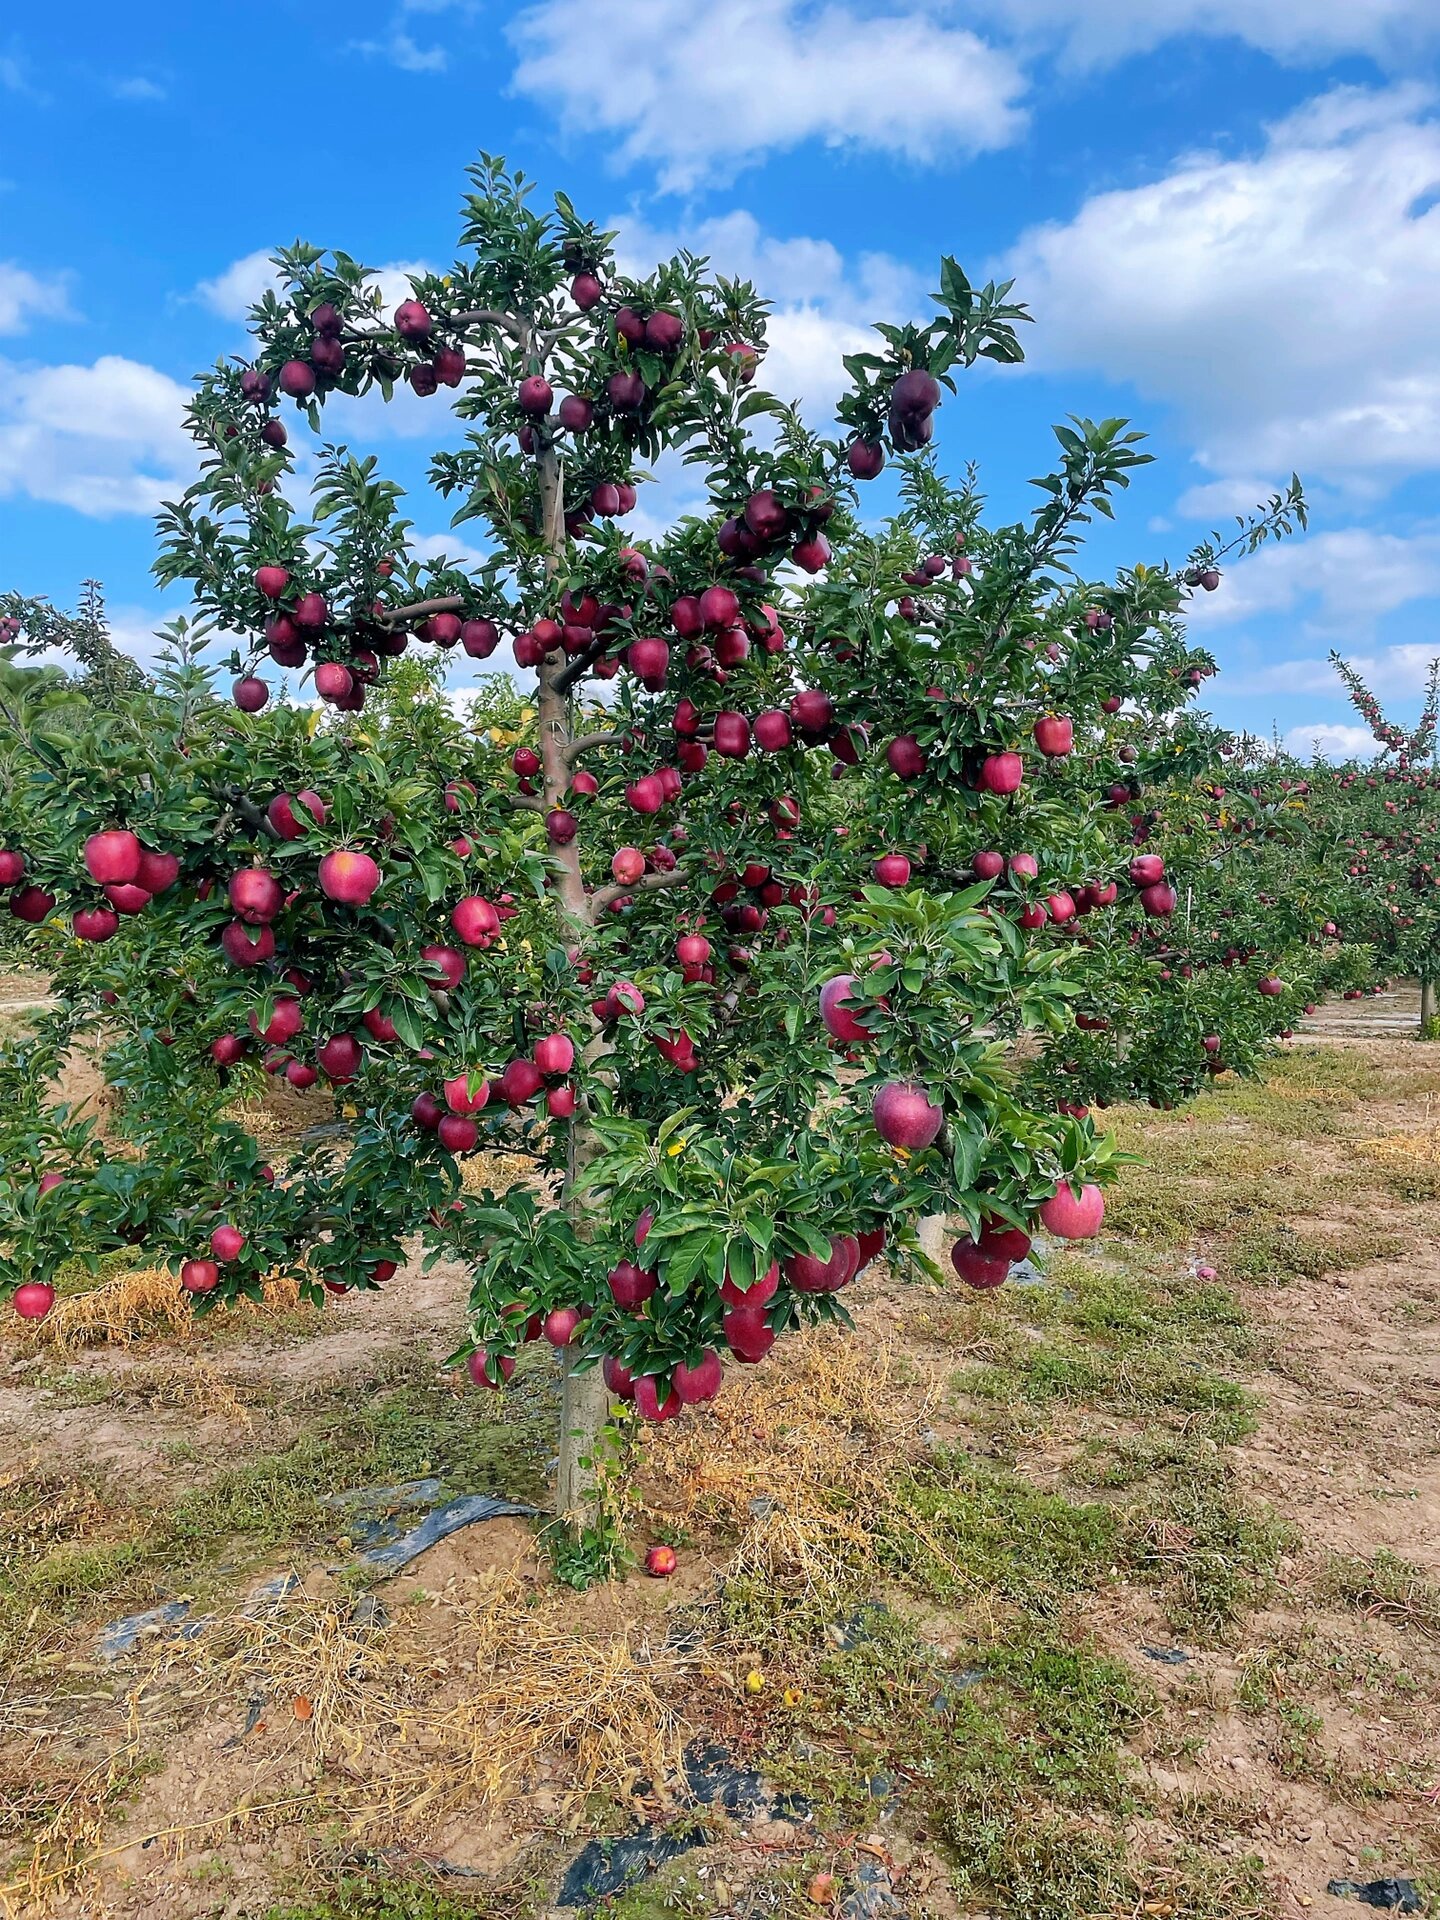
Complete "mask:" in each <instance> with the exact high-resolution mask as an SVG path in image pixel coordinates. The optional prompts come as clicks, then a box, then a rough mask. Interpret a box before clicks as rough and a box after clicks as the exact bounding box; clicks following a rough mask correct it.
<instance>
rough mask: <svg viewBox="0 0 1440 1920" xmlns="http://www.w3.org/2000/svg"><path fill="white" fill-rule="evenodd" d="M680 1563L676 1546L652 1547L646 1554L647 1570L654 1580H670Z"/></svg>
mask: <svg viewBox="0 0 1440 1920" xmlns="http://www.w3.org/2000/svg"><path fill="white" fill-rule="evenodd" d="M679 1564H680V1563H679V1561H678V1560H677V1559H676V1557H675V1549H674V1547H651V1549H650V1551H649V1552H648V1553H647V1554H646V1555H645V1571H646V1573H648V1574H649V1576H650V1578H651V1579H652V1580H668V1579H669V1578H670V1576H671V1574H672V1573H674V1571H675V1569H676V1567H677V1566H678V1565H679Z"/></svg>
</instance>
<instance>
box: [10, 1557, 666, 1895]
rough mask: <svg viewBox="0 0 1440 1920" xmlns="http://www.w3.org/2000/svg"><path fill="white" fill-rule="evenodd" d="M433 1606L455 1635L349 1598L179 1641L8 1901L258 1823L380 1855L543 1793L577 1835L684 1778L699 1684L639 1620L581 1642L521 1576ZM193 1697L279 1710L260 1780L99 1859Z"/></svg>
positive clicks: (293, 1604) (265, 1612)
mask: <svg viewBox="0 0 1440 1920" xmlns="http://www.w3.org/2000/svg"><path fill="white" fill-rule="evenodd" d="M434 1604H435V1610H436V1613H437V1615H438V1616H439V1619H438V1621H437V1623H436V1624H437V1626H438V1627H439V1628H440V1629H441V1630H440V1631H437V1632H435V1633H433V1634H431V1633H419V1634H417V1633H415V1632H414V1631H413V1626H414V1622H413V1621H411V1622H408V1623H407V1627H406V1630H405V1631H403V1632H398V1631H397V1632H394V1633H392V1632H391V1631H390V1630H389V1629H388V1627H386V1626H384V1625H375V1624H364V1623H363V1616H362V1615H361V1614H360V1613H359V1612H358V1611H357V1609H356V1608H355V1607H354V1605H353V1604H352V1602H351V1601H350V1600H349V1599H348V1598H344V1597H341V1598H336V1597H333V1596H326V1597H318V1596H313V1595H310V1594H307V1593H305V1592H303V1591H301V1590H298V1589H297V1590H296V1591H294V1592H293V1593H290V1594H288V1595H285V1596H284V1597H282V1598H279V1599H276V1600H274V1601H273V1602H269V1603H267V1604H266V1605H264V1606H263V1607H259V1608H257V1607H255V1606H253V1605H251V1606H249V1607H245V1606H241V1607H239V1608H237V1609H236V1610H234V1611H233V1612H231V1613H229V1614H227V1615H225V1616H223V1617H221V1618H219V1619H216V1620H214V1621H213V1622H212V1623H211V1624H210V1625H209V1626H208V1627H207V1628H206V1630H205V1631H204V1632H203V1633H202V1634H201V1635H199V1636H198V1637H197V1638H195V1639H193V1640H190V1641H181V1640H171V1641H169V1642H167V1643H165V1644H164V1645H162V1646H161V1647H160V1648H159V1649H158V1650H156V1651H155V1652H154V1653H153V1655H152V1660H153V1664H152V1665H151V1666H150V1668H149V1670H148V1671H147V1672H145V1673H144V1674H143V1675H137V1676H136V1677H135V1678H134V1680H133V1684H132V1688H131V1691H130V1695H129V1699H130V1703H131V1725H130V1727H129V1729H128V1730H127V1735H126V1739H125V1742H124V1744H123V1746H122V1747H121V1748H119V1749H117V1751H116V1752H115V1753H114V1754H112V1755H111V1756H109V1758H108V1759H107V1761H106V1762H104V1763H102V1765H101V1766H100V1767H98V1768H96V1769H95V1770H94V1772H93V1773H92V1774H91V1775H90V1776H88V1777H87V1779H86V1780H85V1781H83V1782H80V1783H78V1784H77V1786H76V1788H75V1790H74V1791H73V1792H72V1793H71V1794H68V1795H67V1796H66V1798H65V1800H64V1801H63V1803H62V1804H61V1805H60V1806H59V1807H58V1808H57V1809H56V1811H55V1813H54V1814H53V1815H52V1817H51V1818H50V1819H49V1820H47V1821H46V1823H45V1825H44V1827H43V1828H42V1829H41V1830H40V1831H39V1832H38V1833H36V1834H35V1836H34V1838H33V1840H32V1841H31V1844H30V1849H29V1855H28V1858H27V1860H26V1862H25V1864H24V1866H23V1868H22V1869H21V1871H20V1872H19V1873H18V1874H16V1875H15V1877H14V1878H12V1879H11V1880H10V1882H9V1883H8V1884H7V1885H5V1886H3V1887H0V1901H4V1902H7V1903H10V1904H9V1910H10V1911H13V1912H17V1913H18V1912H26V1913H43V1912H44V1911H45V1910H46V1908H47V1907H48V1906H52V1905H53V1904H55V1903H56V1902H57V1901H58V1900H59V1899H60V1898H62V1897H63V1895H64V1894H65V1893H66V1892H67V1891H69V1890H70V1889H72V1888H74V1887H75V1886H77V1885H79V1884H80V1883H81V1882H82V1881H83V1880H84V1879H85V1878H86V1877H87V1875H89V1874H90V1873H91V1872H92V1871H93V1870H94V1869H95V1868H97V1867H98V1866H100V1865H101V1864H102V1863H103V1862H104V1860H105V1859H106V1858H107V1857H109V1856H110V1855H111V1854H114V1853H116V1852H119V1851H122V1850H128V1849H129V1848H132V1847H134V1846H136V1845H137V1844H141V1843H143V1844H145V1845H147V1846H148V1845H151V1844H158V1845H160V1846H162V1847H163V1848H164V1850H165V1852H166V1853H167V1854H168V1855H169V1856H170V1857H171V1858H176V1859H178V1858H179V1857H181V1856H182V1855H183V1854H184V1852H185V1850H186V1848H187V1846H188V1845H190V1844H192V1843H197V1842H198V1843H199V1844H202V1845H209V1844H212V1843H213V1842H214V1841H215V1840H216V1839H217V1838H219V1837H221V1836H222V1835H223V1834H224V1833H226V1832H227V1831H234V1830H237V1829H238V1828H239V1827H241V1826H247V1827H248V1828H249V1829H250V1830H251V1831H252V1832H253V1831H254V1830H255V1828H256V1827H257V1826H264V1825H267V1824H268V1825H272V1826H273V1825H283V1824H287V1823H290V1822H293V1821H294V1820H295V1819H296V1818H297V1817H301V1816H303V1817H304V1818H305V1819H307V1820H313V1819H317V1818H319V1819H326V1820H331V1821H338V1822H340V1823H342V1825H343V1827H344V1829H345V1831H347V1832H348V1833H349V1834H350V1835H352V1836H354V1837H357V1838H360V1837H363V1838H364V1839H365V1840H366V1841H367V1842H368V1843H370V1844H380V1843H384V1842H388V1841H393V1840H397V1839H404V1838H405V1837H406V1833H407V1830H412V1829H413V1827H414V1825H415V1823H418V1822H422V1821H423V1822H424V1823H426V1824H427V1825H429V1824H431V1823H433V1822H434V1821H436V1820H438V1819H442V1818H444V1817H445V1816H446V1815H447V1814H451V1813H454V1812H457V1811H459V1810H462V1809H463V1810H464V1812H465V1813H466V1815H467V1816H470V1817H473V1818H475V1819H477V1820H482V1819H483V1818H484V1817H486V1815H488V1814H490V1813H493V1812H494V1811H495V1810H497V1809H498V1808H500V1807H502V1806H503V1805H505V1804H506V1803H507V1802H509V1801H512V1800H514V1799H515V1798H516V1797H517V1796H519V1795H520V1794H522V1793H523V1792H526V1791H529V1790H533V1789H534V1788H535V1787H536V1786H537V1785H538V1784H540V1783H541V1782H542V1781H544V1782H547V1783H553V1784H554V1785H555V1786H556V1788H557V1797H558V1799H559V1803H560V1809H561V1811H560V1812H559V1814H558V1815H556V1816H555V1818H556V1819H557V1821H558V1822H559V1823H562V1824H565V1825H578V1824H579V1822H580V1819H581V1816H582V1814H583V1809H584V1802H585V1801H586V1799H587V1797H588V1796H590V1795H593V1794H596V1793H603V1794H607V1795H611V1796H617V1797H620V1798H626V1797H630V1796H635V1795H638V1794H640V1793H641V1792H645V1793H650V1792H652V1791H653V1789H652V1788H651V1786H650V1783H652V1782H655V1781H663V1780H667V1779H670V1778H673V1777H674V1776H675V1774H676V1772H677V1769H678V1766H679V1762H680V1756H681V1752H682V1750H683V1747H684V1743H685V1738H686V1732H687V1730H686V1728H685V1727H684V1726H683V1724H682V1723H681V1721H680V1720H679V1719H678V1717H677V1716H676V1714H675V1713H674V1712H673V1711H672V1710H671V1709H670V1708H669V1707H668V1706H667V1705H666V1703H665V1700H664V1698H663V1697H662V1694H663V1692H664V1691H665V1690H668V1689H670V1688H672V1687H673V1684H674V1682H675V1681H676V1679H677V1678H678V1676H679V1674H680V1672H681V1671H682V1667H683V1665H684V1661H683V1660H682V1657H681V1656H680V1655H679V1654H677V1653H675V1652H672V1651H671V1650H669V1649H667V1648H666V1647H665V1646H664V1645H663V1644H660V1643H658V1642H655V1643H652V1641H651V1640H650V1639H649V1638H648V1637H647V1636H646V1634H645V1633H644V1632H643V1631H641V1630H640V1629H638V1628H636V1627H634V1626H631V1627H628V1628H626V1629H625V1630H624V1631H623V1632H619V1633H615V1634H609V1635H607V1634H600V1635H596V1636H593V1637H592V1636H589V1635H587V1634H585V1633H583V1632H580V1631H577V1629H576V1628H575V1626H574V1625H573V1624H572V1622H573V1605H572V1604H571V1603H569V1602H567V1600H565V1599H557V1600H537V1598H536V1596H535V1593H534V1589H533V1587H531V1586H529V1585H527V1584H526V1583H525V1582H524V1581H523V1580H522V1579H520V1578H519V1577H518V1576H516V1575H514V1574H507V1573H503V1572H497V1573H495V1574H493V1575H492V1576H491V1577H490V1578H489V1579H488V1580H486V1581H485V1582H483V1583H481V1584H480V1585H479V1587H478V1589H470V1590H467V1598H466V1600H465V1601H464V1602H463V1603H462V1602H460V1601H449V1600H440V1601H437V1602H435V1603H434ZM567 1616H569V1617H568V1618H567ZM177 1697H179V1698H183V1700H184V1701H185V1705H186V1710H187V1717H188V1715H190V1714H194V1713H196V1712H199V1713H206V1712H209V1713H211V1714H213V1715H214V1716H215V1717H216V1719H217V1722H218V1720H219V1718H220V1717H221V1716H224V1717H226V1718H227V1719H231V1720H233V1718H234V1714H235V1707H236V1703H237V1702H243V1701H256V1700H258V1701H262V1702H263V1703H264V1708H263V1718H262V1719H261V1721H260V1723H259V1725H258V1726H257V1727H256V1729H255V1731H254V1733H253V1735H252V1737H251V1739H250V1741H249V1742H248V1743H247V1745H246V1749H245V1759H244V1765H243V1775H244V1778H245V1779H246V1780H247V1781H248V1783H249V1784H248V1787H247V1788H246V1790H245V1791H244V1793H243V1794H239V1793H237V1795H236V1798H235V1800H234V1802H233V1803H232V1804H230V1805H229V1806H227V1807H226V1809H225V1810H224V1811H223V1812H221V1813H219V1814H216V1815H214V1816H213V1817H211V1818H209V1819H206V1820H204V1821H200V1822H195V1823H192V1824H189V1825H186V1826H183V1827H178V1826H170V1827H166V1828H163V1829H160V1830H158V1831H156V1832H153V1833H147V1832H144V1831H141V1832H138V1833H133V1834H132V1835H131V1837H130V1838H129V1839H127V1840H125V1841H123V1842H120V1843H118V1844H115V1845H112V1846H110V1847H107V1848H105V1849H103V1850H101V1849H99V1848H98V1846H97V1842H98V1840H99V1837H100V1834H101V1832H102V1829H103V1827H104V1826H105V1824H106V1818H107V1816H106V1809H107V1806H108V1805H109V1803H110V1802H111V1801H112V1800H113V1798H114V1782H115V1781H116V1780H117V1779H119V1778H120V1777H122V1776H123V1775H125V1774H126V1773H128V1772H131V1771H133V1767H134V1762H135V1757H136V1755H137V1754H138V1753H139V1752H140V1751H141V1750H142V1746H143V1742H144V1737H145V1723H146V1715H148V1713H149V1712H150V1711H159V1712H161V1713H163V1712H164V1711H165V1710H166V1709H165V1707H164V1706H163V1704H162V1703H163V1702H165V1701H170V1702H172V1703H173V1702H174V1701H175V1700H176V1698H177ZM140 1703H144V1712H143V1713H142V1711H141V1706H140ZM252 1748H253V1751H252ZM111 1817H113V1810H112V1816H111ZM140 1824H141V1825H142V1826H143V1821H142V1822H141V1823H140Z"/></svg>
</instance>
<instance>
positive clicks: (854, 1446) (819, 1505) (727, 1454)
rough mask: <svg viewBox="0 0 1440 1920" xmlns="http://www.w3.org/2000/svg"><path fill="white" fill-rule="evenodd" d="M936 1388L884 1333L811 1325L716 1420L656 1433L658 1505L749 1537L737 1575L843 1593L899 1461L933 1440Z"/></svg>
mask: <svg viewBox="0 0 1440 1920" xmlns="http://www.w3.org/2000/svg"><path fill="white" fill-rule="evenodd" d="M937 1396H938V1383H937V1382H936V1381H935V1380H934V1379H932V1378H928V1377H927V1378H922V1377H920V1376H919V1375H918V1373H917V1370H916V1368H915V1366H914V1365H913V1364H912V1363H910V1362H908V1361H902V1360H900V1359H899V1358H898V1357H897V1356H896V1355H895V1353H894V1352H893V1351H892V1350H891V1349H890V1348H889V1347H887V1346H886V1345H885V1344H884V1343H880V1344H877V1345H874V1346H868V1345H866V1344H865V1343H864V1342H863V1341H861V1340H859V1339H856V1338H855V1337H854V1336H853V1335H849V1334H845V1333H843V1332H841V1331H840V1330H838V1329H834V1328H818V1329H815V1330H814V1331H812V1332H808V1333H805V1334H802V1335H799V1336H797V1337H795V1338H794V1339H792V1340H790V1341H788V1342H787V1343H786V1346H785V1347H784V1348H783V1349H782V1350H781V1351H779V1352H777V1353H776V1355H775V1357H774V1358H773V1360H771V1361H770V1362H769V1364H768V1365H767V1367H766V1369H765V1370H764V1372H763V1373H759V1374H757V1375H755V1376H753V1377H752V1378H750V1379H749V1380H747V1381H746V1383H745V1387H744V1389H743V1390H741V1391H731V1392H728V1393H726V1394H723V1395H722V1396H721V1398H720V1399H719V1400H718V1401H717V1402H716V1403H715V1405H714V1407H713V1408H712V1409H711V1410H710V1413H709V1416H708V1418H707V1419H705V1420H704V1421H686V1422H684V1423H682V1424H681V1425H680V1426H679V1427H678V1428H676V1429H669V1428H664V1427H662V1428H656V1429H653V1430H652V1431H650V1432H649V1433H647V1434H646V1436H645V1451H646V1459H647V1469H648V1470H647V1472H646V1476H645V1504H646V1507H647V1509H648V1511H649V1512H650V1513H651V1515H652V1516H654V1517H655V1518H656V1519H658V1520H659V1521H660V1522H662V1523H663V1524H666V1525H669V1526H671V1527H678V1528H689V1527H692V1526H699V1527H701V1528H702V1529H703V1530H705V1531H707V1532H719V1533H721V1534H728V1535H731V1536H738V1538H737V1541H736V1546H735V1549H734V1554H733V1557H732V1559H731V1562H730V1568H729V1571H730V1574H731V1575H732V1576H739V1575H758V1576H759V1577H760V1578H762V1579H763V1580H765V1581H768V1582H770V1583H772V1584H775V1585H783V1586H784V1587H786V1588H787V1589H789V1590H792V1591H798V1592H801V1593H804V1594H807V1595H808V1594H818V1595H826V1594H831V1593H834V1592H835V1591H837V1590H838V1588H839V1587H840V1586H842V1585H843V1584H844V1583H845V1580H846V1578H847V1569H849V1568H852V1567H853V1566H854V1565H855V1564H856V1562H857V1560H864V1559H865V1558H866V1557H867V1556H869V1554H870V1552H871V1549H872V1547H873V1545H874V1544H875V1541H876V1533H875V1529H874V1528H872V1526H871V1516H872V1515H873V1516H875V1517H876V1518H877V1519H878V1518H879V1517H880V1516H882V1515H883V1514H884V1513H885V1512H886V1511H887V1509H888V1508H889V1506H890V1504H891V1502H892V1499H893V1480H894V1475H895V1473H896V1470H897V1469H902V1468H903V1467H904V1466H905V1465H906V1464H907V1463H908V1462H910V1461H912V1460H914V1459H916V1458H918V1457H919V1456H920V1455H922V1454H923V1453H924V1452H925V1451H926V1450H927V1440H928V1427H929V1421H930V1417H931V1413H932V1410H933V1407H934V1404H935V1401H936V1398H937Z"/></svg>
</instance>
